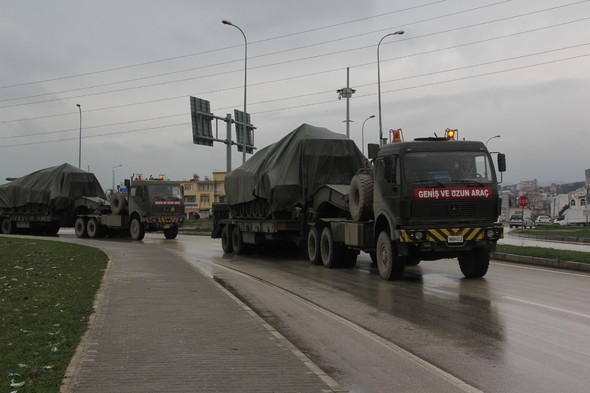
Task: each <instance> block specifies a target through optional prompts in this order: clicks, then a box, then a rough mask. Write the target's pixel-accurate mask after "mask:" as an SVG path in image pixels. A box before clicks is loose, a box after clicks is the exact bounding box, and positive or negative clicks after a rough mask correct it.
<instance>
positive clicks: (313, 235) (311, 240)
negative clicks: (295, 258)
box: [307, 225, 322, 265]
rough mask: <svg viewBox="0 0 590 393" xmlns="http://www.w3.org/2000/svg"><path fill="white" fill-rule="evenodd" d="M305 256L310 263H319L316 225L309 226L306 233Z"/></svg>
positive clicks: (320, 258) (320, 259)
mask: <svg viewBox="0 0 590 393" xmlns="http://www.w3.org/2000/svg"><path fill="white" fill-rule="evenodd" d="M307 256H308V257H309V262H310V263H311V264H312V265H321V264H322V256H321V254H320V229H319V228H318V227H317V226H315V225H314V226H312V227H311V228H309V233H308V234H307Z"/></svg>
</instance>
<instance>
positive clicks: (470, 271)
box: [458, 248, 490, 278]
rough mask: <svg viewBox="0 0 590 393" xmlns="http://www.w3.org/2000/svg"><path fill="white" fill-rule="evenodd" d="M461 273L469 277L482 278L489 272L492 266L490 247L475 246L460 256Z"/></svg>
mask: <svg viewBox="0 0 590 393" xmlns="http://www.w3.org/2000/svg"><path fill="white" fill-rule="evenodd" d="M458 259H459V267H460V268H461V273H463V275H464V276H465V277H467V278H481V277H483V276H485V275H486V273H487V272H488V267H489V266H490V250H489V249H488V248H474V249H473V250H471V251H467V252H465V253H464V254H463V255H461V256H459V258H458Z"/></svg>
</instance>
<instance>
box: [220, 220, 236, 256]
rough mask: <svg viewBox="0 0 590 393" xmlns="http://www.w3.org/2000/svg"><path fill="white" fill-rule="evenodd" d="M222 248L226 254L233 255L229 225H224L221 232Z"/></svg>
mask: <svg viewBox="0 0 590 393" xmlns="http://www.w3.org/2000/svg"><path fill="white" fill-rule="evenodd" d="M221 248H223V252H224V253H226V254H231V253H232V252H233V250H234V249H233V247H232V244H231V234H230V228H229V225H224V226H223V229H222V230H221Z"/></svg>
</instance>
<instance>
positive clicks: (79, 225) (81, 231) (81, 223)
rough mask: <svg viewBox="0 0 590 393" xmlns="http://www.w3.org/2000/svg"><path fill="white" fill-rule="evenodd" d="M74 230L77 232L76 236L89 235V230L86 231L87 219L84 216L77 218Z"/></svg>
mask: <svg viewBox="0 0 590 393" xmlns="http://www.w3.org/2000/svg"><path fill="white" fill-rule="evenodd" d="M74 232H75V233H76V237H88V232H86V221H85V220H84V217H78V218H76V222H75V223H74Z"/></svg>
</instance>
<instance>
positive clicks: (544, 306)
mask: <svg viewBox="0 0 590 393" xmlns="http://www.w3.org/2000/svg"><path fill="white" fill-rule="evenodd" d="M503 297H504V299H508V300H512V301H515V302H518V303H524V304H529V305H531V306H536V307H541V308H546V309H548V310H553V311H559V312H562V313H566V314H571V315H576V316H578V317H582V318H588V319H590V315H588V314H584V313H581V312H577V311H572V310H568V309H565V308H561V307H554V306H550V305H547V304H543V303H537V302H531V301H528V300H524V299H519V298H515V297H510V296H503Z"/></svg>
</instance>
